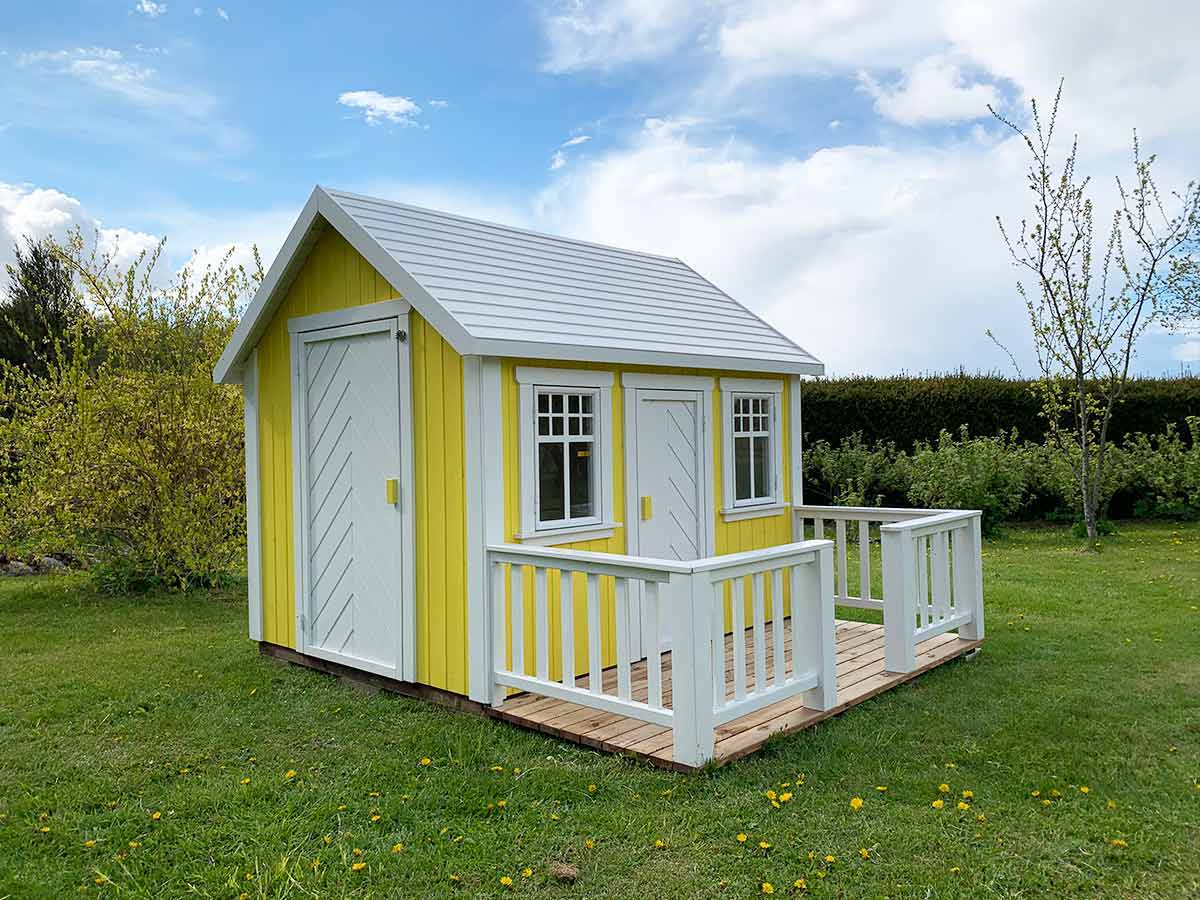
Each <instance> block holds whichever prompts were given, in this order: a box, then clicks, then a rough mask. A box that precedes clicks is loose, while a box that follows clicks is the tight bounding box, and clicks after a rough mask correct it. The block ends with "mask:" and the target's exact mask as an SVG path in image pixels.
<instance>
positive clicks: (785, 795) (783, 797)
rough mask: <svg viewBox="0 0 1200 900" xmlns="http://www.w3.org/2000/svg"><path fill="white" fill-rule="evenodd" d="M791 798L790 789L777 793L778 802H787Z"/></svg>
mask: <svg viewBox="0 0 1200 900" xmlns="http://www.w3.org/2000/svg"><path fill="white" fill-rule="evenodd" d="M791 799H792V792H791V791H784V792H783V793H782V794H780V795H779V802H780V803H787V802H788V801H789V800H791Z"/></svg>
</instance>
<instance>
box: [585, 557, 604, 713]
mask: <svg viewBox="0 0 1200 900" xmlns="http://www.w3.org/2000/svg"><path fill="white" fill-rule="evenodd" d="M587 617H588V690H590V691H591V692H592V693H593V694H603V693H604V681H603V673H602V672H601V657H600V576H599V575H593V574H590V573H589V574H588V577H587Z"/></svg>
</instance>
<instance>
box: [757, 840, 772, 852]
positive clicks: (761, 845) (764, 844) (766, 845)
mask: <svg viewBox="0 0 1200 900" xmlns="http://www.w3.org/2000/svg"><path fill="white" fill-rule="evenodd" d="M758 849H759V850H770V849H771V842H770V841H759V842H758Z"/></svg>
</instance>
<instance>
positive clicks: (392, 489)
mask: <svg viewBox="0 0 1200 900" xmlns="http://www.w3.org/2000/svg"><path fill="white" fill-rule="evenodd" d="M384 485H385V487H386V490H387V502H388V503H390V504H391V505H392V506H395V505H396V504H397V503H399V502H400V479H399V478H389V479H387V481H385V482H384Z"/></svg>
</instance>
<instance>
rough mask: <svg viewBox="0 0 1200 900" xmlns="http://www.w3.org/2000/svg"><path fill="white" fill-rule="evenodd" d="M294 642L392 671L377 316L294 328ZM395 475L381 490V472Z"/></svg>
mask: <svg viewBox="0 0 1200 900" xmlns="http://www.w3.org/2000/svg"><path fill="white" fill-rule="evenodd" d="M297 346H298V350H299V353H298V357H299V365H298V367H297V372H296V387H297V388H298V393H299V400H300V402H299V404H298V406H299V410H298V412H299V415H300V428H299V430H298V438H299V448H298V450H299V452H298V457H299V467H300V478H299V479H298V481H299V484H300V486H301V490H300V494H301V496H300V512H301V516H302V537H301V562H300V574H301V579H300V581H301V585H300V589H301V592H302V597H303V606H302V609H303V617H302V620H301V634H302V635H303V638H302V640H303V643H304V650H305V652H307V653H312V654H315V655H318V656H322V657H325V658H328V659H332V660H334V661H336V662H341V663H345V664H346V665H350V666H354V667H355V668H359V669H366V670H368V671H372V672H376V673H379V674H383V675H389V676H392V677H399V672H400V668H401V666H400V663H401V659H400V657H401V646H402V640H401V639H402V635H401V628H402V621H403V619H402V614H401V597H402V574H403V566H404V565H405V560H404V559H403V555H402V553H401V548H402V546H403V542H402V540H401V535H402V525H401V514H400V503H401V502H411V501H409V500H408V498H405V497H403V496H402V494H401V487H402V485H401V483H400V480H399V479H400V471H401V469H400V368H399V367H400V362H401V356H400V353H401V351H400V344H399V342H398V340H397V322H396V320H395V319H386V320H382V321H376V322H364V323H360V324H355V325H347V326H343V327H338V328H326V329H320V330H317V331H310V332H305V333H303V334H300V335H298V341H297ZM391 479H395V480H396V481H395V483H394V484H393V485H391V486H389V483H388V482H389V480H391Z"/></svg>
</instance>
